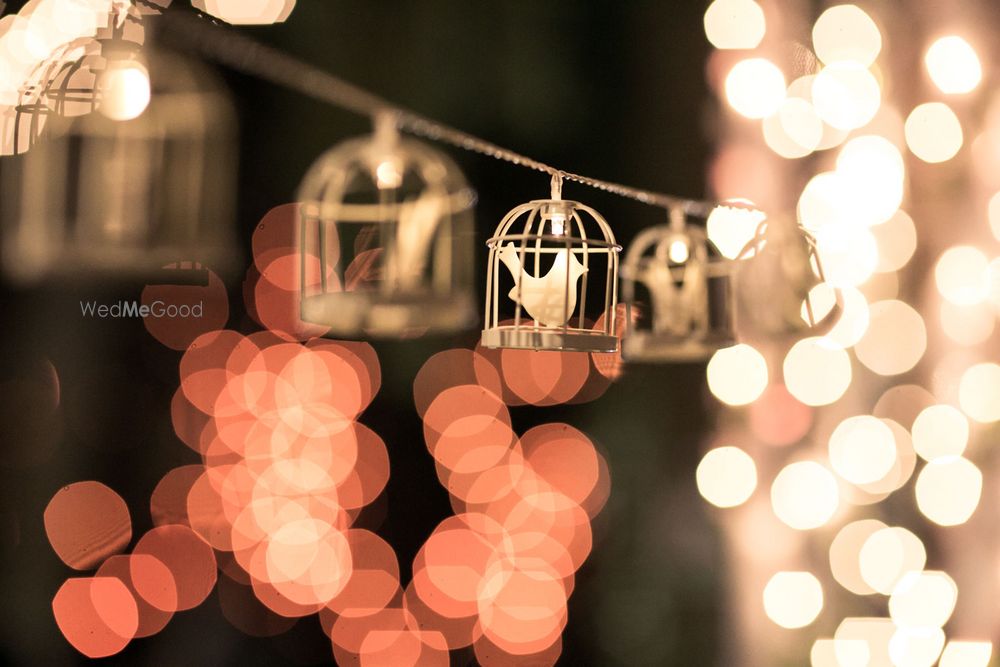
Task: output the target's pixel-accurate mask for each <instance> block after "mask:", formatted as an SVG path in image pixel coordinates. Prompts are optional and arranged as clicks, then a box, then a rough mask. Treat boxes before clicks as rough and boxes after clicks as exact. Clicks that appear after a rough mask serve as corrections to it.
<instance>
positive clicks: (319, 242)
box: [298, 113, 476, 338]
mask: <svg viewBox="0 0 1000 667" xmlns="http://www.w3.org/2000/svg"><path fill="white" fill-rule="evenodd" d="M396 122H397V121H396V117H395V115H394V114H392V113H381V114H378V115H377V116H376V118H375V132H374V133H373V134H372V135H371V136H366V137H361V138H356V139H351V140H348V141H345V142H343V143H341V144H339V145H337V146H335V147H333V148H331V149H330V150H328V151H327V152H326V153H324V154H323V155H322V156H320V158H319V159H317V160H316V162H315V163H314V164H313V166H312V167H311V168H310V170H309V172H308V173H307V174H306V177H305V179H304V180H303V182H302V185H301V187H300V189H299V195H298V201H299V203H300V204H301V208H300V211H301V213H300V225H299V239H298V241H299V254H300V276H299V279H300V290H301V313H300V316H301V318H302V320H304V321H306V322H311V323H314V324H320V325H322V326H324V327H328V328H329V333H328V335H331V336H336V337H342V338H357V337H366V336H375V337H386V338H399V337H411V336H414V335H419V334H421V333H427V332H431V333H445V332H454V331H460V330H463V329H466V328H468V327H469V326H470V325H471V324H472V322H473V321H474V318H475V298H474V291H473V280H474V279H473V271H472V266H473V247H472V243H473V234H474V229H473V226H472V224H473V222H472V213H473V206H474V205H475V201H476V197H475V193H474V192H473V190H472V189H471V188H469V186H468V185H467V183H466V181H465V177H464V176H463V175H462V172H461V171H460V170H459V168H458V166H457V165H455V163H454V162H453V161H452V160H451V159H450V158H448V157H447V156H446V155H444V154H442V153H441V152H439V151H437V150H435V149H433V148H431V147H429V146H427V145H426V144H425V143H423V142H420V141H417V140H415V139H409V138H404V137H401V136H399V133H398V131H397V125H396Z"/></svg>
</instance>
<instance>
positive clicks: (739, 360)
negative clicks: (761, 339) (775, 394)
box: [706, 343, 767, 405]
mask: <svg viewBox="0 0 1000 667" xmlns="http://www.w3.org/2000/svg"><path fill="white" fill-rule="evenodd" d="M706 375H707V377H708V388H709V389H710V390H711V392H712V394H714V395H715V397H716V398H718V399H719V400H720V401H722V402H723V403H726V404H728V405H747V404H748V403H752V402H754V401H755V400H757V398H758V397H759V396H760V395H761V393H763V391H764V388H765V387H767V361H765V360H764V357H763V356H762V355H761V353H760V352H758V351H757V350H755V349H754V348H753V347H751V346H750V345H746V344H744V343H741V344H739V345H734V346H732V347H726V348H723V349H721V350H719V351H717V352H716V353H715V354H713V355H712V358H711V359H710V360H709V361H708V368H707V369H706Z"/></svg>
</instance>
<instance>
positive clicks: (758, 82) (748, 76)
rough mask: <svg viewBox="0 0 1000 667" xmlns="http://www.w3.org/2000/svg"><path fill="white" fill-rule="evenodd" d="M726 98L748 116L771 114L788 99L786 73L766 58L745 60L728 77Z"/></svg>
mask: <svg viewBox="0 0 1000 667" xmlns="http://www.w3.org/2000/svg"><path fill="white" fill-rule="evenodd" d="M726 99H727V100H728V101H729V105H730V106H731V107H732V108H733V109H734V110H735V111H736V112H737V113H739V114H740V115H742V116H746V117H747V118H765V117H767V116H770V115H771V114H773V113H774V112H775V111H777V110H778V108H779V107H780V106H781V103H782V102H783V101H784V99H785V75H784V74H782V73H781V70H780V69H778V67H777V65H775V64H774V63H772V62H771V61H770V60H767V59H766V58H749V59H747V60H741V61H740V62H738V63H736V65H734V66H733V68H732V69H731V70H730V71H729V75H728V76H726Z"/></svg>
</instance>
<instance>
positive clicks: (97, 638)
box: [52, 577, 139, 658]
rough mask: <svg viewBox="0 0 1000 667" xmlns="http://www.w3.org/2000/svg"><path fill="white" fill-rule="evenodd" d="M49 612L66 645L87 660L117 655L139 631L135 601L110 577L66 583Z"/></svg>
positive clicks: (70, 580)
mask: <svg viewBox="0 0 1000 667" xmlns="http://www.w3.org/2000/svg"><path fill="white" fill-rule="evenodd" d="M52 612H53V614H54V615H55V619H56V624H57V625H58V626H59V630H60V631H61V632H62V634H63V636H64V637H66V641H68V642H69V643H70V644H72V645H73V648H75V649H76V650H77V651H79V652H80V653H82V654H83V655H85V656H87V657H88V658H105V657H107V656H109V655H114V654H116V653H118V652H120V651H121V650H122V649H124V648H125V647H126V646H127V645H128V643H129V642H130V641H132V638H133V637H135V632H136V630H137V629H138V627H139V614H138V611H137V609H136V605H135V599H134V598H133V597H132V594H131V593H129V590H128V588H126V586H125V584H123V583H122V582H121V581H120V580H119V579H116V578H114V577H92V578H80V579H67V580H66V582H65V583H64V584H63V585H62V586H61V587H60V588H59V591H58V592H56V595H55V598H54V599H53V600H52Z"/></svg>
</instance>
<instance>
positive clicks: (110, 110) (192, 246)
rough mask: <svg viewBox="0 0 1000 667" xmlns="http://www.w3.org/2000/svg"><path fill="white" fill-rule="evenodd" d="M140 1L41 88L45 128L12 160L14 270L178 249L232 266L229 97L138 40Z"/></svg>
mask: <svg viewBox="0 0 1000 667" xmlns="http://www.w3.org/2000/svg"><path fill="white" fill-rule="evenodd" d="M133 10H134V8H133ZM133 10H130V11H129V12H128V15H127V16H126V17H125V19H124V20H121V21H120V23H119V22H117V21H115V22H113V23H111V24H110V25H109V28H108V30H107V31H102V32H99V33H98V40H97V41H98V42H99V43H100V50H99V52H94V50H93V49H92V47H91V46H89V45H87V44H83V45H81V47H82V49H83V51H82V53H81V55H80V56H79V57H78V58H77V60H75V61H72V62H70V63H67V64H64V65H62V66H60V67H59V68H58V69H57V72H56V75H55V76H54V77H53V78H51V79H50V80H49V81H48V82H47V83H46V86H45V88H44V90H43V92H42V94H41V95H40V96H39V100H38V103H39V104H41V105H44V106H45V108H46V110H45V111H42V110H40V109H39V112H40V113H42V114H44V115H46V116H47V120H46V121H45V122H46V125H47V128H46V136H45V137H43V139H42V140H41V141H39V142H38V143H37V144H36V145H34V146H33V147H32V148H31V150H29V151H27V153H26V154H24V155H22V156H18V157H14V158H7V159H6V160H5V162H4V165H3V182H2V185H3V192H2V202H0V206H2V214H3V223H4V224H3V268H4V271H5V272H6V273H7V274H8V276H10V277H11V278H12V279H14V280H18V281H31V280H37V279H40V278H42V277H45V276H47V275H57V276H62V277H68V278H72V279H74V280H77V279H82V278H86V277H88V276H90V275H100V276H103V275H107V274H108V273H115V274H120V273H136V274H146V273H155V272H158V271H159V270H160V269H161V267H163V266H164V265H166V264H169V263H174V262H180V261H189V262H190V261H196V262H200V263H202V264H205V265H208V266H212V267H213V268H215V269H217V270H223V269H224V268H225V267H226V265H227V264H228V262H229V260H230V259H231V256H232V252H233V249H234V247H233V235H232V232H233V230H232V220H231V214H232V210H231V209H232V193H233V181H232V175H233V162H234V157H235V152H234V143H233V139H234V134H235V133H234V114H233V111H232V108H231V105H230V103H229V100H228V97H227V96H226V94H225V93H224V91H223V89H222V88H221V86H220V85H219V84H218V83H217V82H216V81H215V79H214V78H213V77H212V76H211V75H210V73H209V72H207V71H205V70H204V69H202V68H200V67H198V66H196V65H194V64H193V63H190V62H188V61H187V60H184V59H182V58H180V57H179V56H177V55H174V54H168V53H165V52H155V51H152V50H149V49H143V51H142V52H140V51H139V50H138V43H140V42H141V41H143V34H144V29H143V28H142V27H141V23H138V24H137V23H135V22H134V21H133V20H132V19H133V18H134V11H133ZM91 86H93V88H91Z"/></svg>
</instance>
